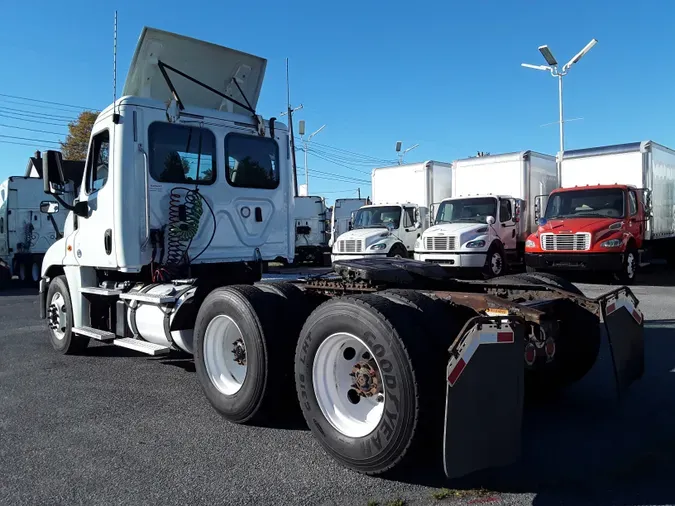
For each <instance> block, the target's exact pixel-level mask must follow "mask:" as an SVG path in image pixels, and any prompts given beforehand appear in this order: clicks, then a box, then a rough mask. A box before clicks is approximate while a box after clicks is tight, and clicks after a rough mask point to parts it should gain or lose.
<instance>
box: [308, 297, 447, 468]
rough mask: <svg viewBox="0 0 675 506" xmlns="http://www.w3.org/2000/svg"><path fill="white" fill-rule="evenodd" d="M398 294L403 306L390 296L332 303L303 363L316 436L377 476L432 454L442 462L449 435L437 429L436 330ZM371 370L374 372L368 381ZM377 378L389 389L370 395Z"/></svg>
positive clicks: (318, 319) (315, 326)
mask: <svg viewBox="0 0 675 506" xmlns="http://www.w3.org/2000/svg"><path fill="white" fill-rule="evenodd" d="M383 294H384V292H383ZM391 296H392V297H394V298H398V300H399V303H397V302H395V301H394V300H392V299H390V298H387V297H386V296H383V295H358V296H350V297H343V298H339V299H334V300H330V301H328V302H326V303H324V304H323V305H321V306H320V307H319V308H318V309H317V310H316V311H314V312H313V313H312V314H311V315H310V317H309V318H308V320H307V322H306V323H305V325H304V327H303V329H302V333H301V335H300V340H299V341H298V347H297V351H296V358H295V375H296V386H297V391H298V398H299V401H300V407H301V409H302V411H303V415H304V417H305V420H306V421H307V424H308V426H309V428H310V430H311V431H312V433H313V435H314V437H315V438H316V439H317V440H318V441H319V442H320V444H321V445H322V446H323V448H324V449H325V450H326V451H327V453H328V454H329V455H331V456H332V457H333V458H334V459H335V460H337V461H338V462H340V463H341V464H342V465H344V466H346V467H348V468H350V469H353V470H356V471H359V472H361V473H365V474H372V475H375V474H382V473H387V472H390V471H393V469H394V468H400V467H403V466H404V465H405V463H406V462H408V461H410V460H411V459H412V458H413V456H416V455H418V454H419V453H420V452H422V451H425V450H426V449H427V448H429V449H431V451H432V452H438V453H437V457H438V459H439V462H440V456H441V455H440V448H442V438H441V435H442V432H440V431H438V430H430V429H433V428H434V426H435V425H437V424H438V422H439V421H442V413H443V408H444V403H443V402H439V394H440V395H443V388H444V384H443V382H442V381H440V378H441V377H442V375H443V372H444V371H443V369H442V368H441V369H439V368H438V365H439V364H441V363H442V362H443V360H442V358H443V354H442V353H439V352H438V351H439V350H437V349H435V348H436V347H435V346H434V342H433V339H429V338H426V336H425V335H424V334H425V333H427V332H428V331H429V327H425V324H424V320H423V319H422V318H421V311H420V310H418V309H416V305H415V304H414V303H408V302H406V301H405V298H406V297H405V295H404V294H403V295H402V294H391ZM370 359H373V361H370ZM364 361H365V362H367V364H364V363H363V362H364ZM364 367H365V368H366V369H367V371H368V374H371V371H373V373H372V374H371V376H369V377H367V378H366V379H365V380H362V378H361V373H360V372H359V371H363V368H364ZM350 370H351V371H352V372H353V371H357V373H356V376H355V377H353V378H352V377H349V371H350ZM373 378H377V380H378V382H379V385H381V390H377V389H371V390H369V391H367V392H366V391H364V389H367V388H368V387H372V385H373V384H372V383H370V381H373V382H375V380H374V379H373ZM359 393H361V394H362V395H359ZM440 398H441V399H442V398H443V397H440Z"/></svg>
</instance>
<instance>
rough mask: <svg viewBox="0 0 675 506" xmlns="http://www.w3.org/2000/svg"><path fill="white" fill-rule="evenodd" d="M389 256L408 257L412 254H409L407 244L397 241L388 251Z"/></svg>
mask: <svg viewBox="0 0 675 506" xmlns="http://www.w3.org/2000/svg"><path fill="white" fill-rule="evenodd" d="M387 256H388V257H390V258H395V257H399V258H408V257H409V256H410V255H408V250H407V249H406V248H405V246H403V244H401V243H396V244H394V245H393V246H392V247H391V249H390V250H389V253H387Z"/></svg>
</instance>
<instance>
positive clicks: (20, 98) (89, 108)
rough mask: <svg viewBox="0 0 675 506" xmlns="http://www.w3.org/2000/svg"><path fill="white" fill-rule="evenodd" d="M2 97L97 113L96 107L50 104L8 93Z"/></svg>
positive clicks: (46, 101)
mask: <svg viewBox="0 0 675 506" xmlns="http://www.w3.org/2000/svg"><path fill="white" fill-rule="evenodd" d="M0 97H7V98H16V99H19V100H27V101H29V102H39V103H41V104H51V105H61V106H63V107H72V108H74V109H82V110H86V111H95V110H96V108H95V107H83V106H81V105H73V104H63V103H61V102H50V101H48V100H39V99H37V98H27V97H18V96H16V95H8V94H6V93H0Z"/></svg>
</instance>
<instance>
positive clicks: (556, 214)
mask: <svg viewBox="0 0 675 506" xmlns="http://www.w3.org/2000/svg"><path fill="white" fill-rule="evenodd" d="M624 212H625V210H624V193H623V191H622V190H619V189H612V188H609V189H596V190H590V189H589V190H572V191H562V192H558V193H554V194H553V195H552V196H551V198H550V199H549V200H548V204H547V205H546V213H545V214H544V218H546V219H547V220H554V219H562V218H592V217H597V218H622V217H623V216H624Z"/></svg>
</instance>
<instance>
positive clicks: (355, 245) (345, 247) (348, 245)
mask: <svg viewBox="0 0 675 506" xmlns="http://www.w3.org/2000/svg"><path fill="white" fill-rule="evenodd" d="M362 248H363V243H362V242H361V241H357V240H356V239H344V240H342V241H338V252H340V253H361V251H362Z"/></svg>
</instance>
